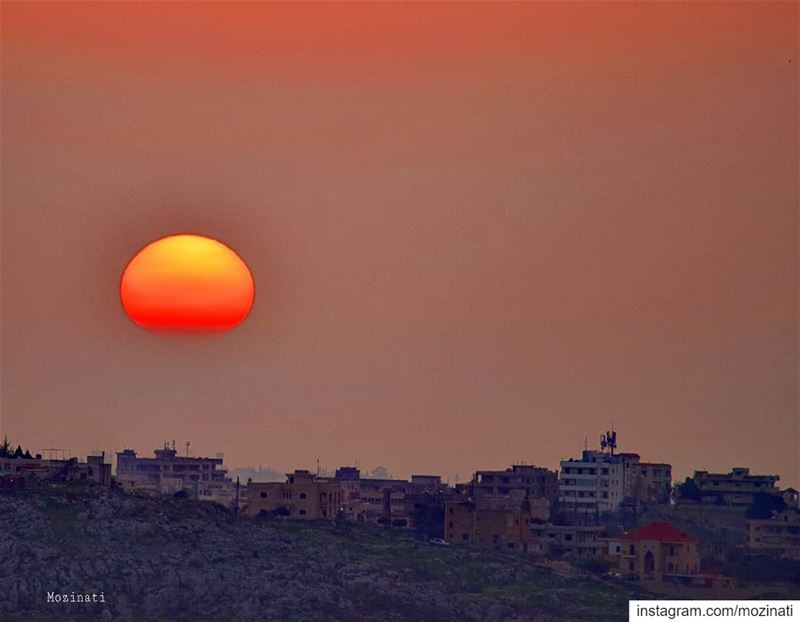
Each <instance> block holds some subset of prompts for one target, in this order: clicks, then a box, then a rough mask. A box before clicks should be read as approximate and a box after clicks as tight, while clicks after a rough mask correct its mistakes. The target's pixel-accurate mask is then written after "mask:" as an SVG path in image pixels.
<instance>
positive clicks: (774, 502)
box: [746, 492, 786, 518]
mask: <svg viewBox="0 0 800 622" xmlns="http://www.w3.org/2000/svg"><path fill="white" fill-rule="evenodd" d="M785 509H786V502H785V501H784V500H783V498H782V497H779V496H778V495H770V494H768V493H766V492H757V493H756V494H755V495H753V503H752V504H750V507H748V508H747V512H746V516H747V518H772V513H773V512H781V511H783V510H785Z"/></svg>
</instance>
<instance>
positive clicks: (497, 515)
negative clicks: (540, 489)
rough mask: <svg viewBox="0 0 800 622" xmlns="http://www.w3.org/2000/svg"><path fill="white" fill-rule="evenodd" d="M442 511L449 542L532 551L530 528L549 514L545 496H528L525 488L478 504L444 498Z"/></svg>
mask: <svg viewBox="0 0 800 622" xmlns="http://www.w3.org/2000/svg"><path fill="white" fill-rule="evenodd" d="M444 510H445V513H444V521H445V527H444V537H445V540H447V541H448V542H451V543H453V544H474V545H477V546H483V547H494V548H500V549H510V550H518V551H529V552H534V546H533V545H534V544H536V538H535V536H534V535H533V533H532V532H531V527H532V526H534V525H536V524H537V523H541V522H544V521H546V520H547V518H548V516H549V514H550V510H549V502H548V501H547V499H527V498H526V496H525V493H524V491H516V492H512V494H510V495H508V497H507V498H506V499H497V500H493V501H485V502H480V503H476V502H475V501H473V500H468V499H467V500H456V501H445V503H444Z"/></svg>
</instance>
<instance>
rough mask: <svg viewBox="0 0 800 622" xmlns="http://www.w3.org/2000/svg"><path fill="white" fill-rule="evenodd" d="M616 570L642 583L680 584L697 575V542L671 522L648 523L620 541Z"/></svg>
mask: <svg viewBox="0 0 800 622" xmlns="http://www.w3.org/2000/svg"><path fill="white" fill-rule="evenodd" d="M619 569H620V572H621V573H623V574H637V575H639V576H640V577H641V578H642V579H643V580H652V581H664V580H665V579H668V580H670V579H674V580H681V581H682V580H683V579H686V578H688V577H690V576H691V575H696V574H699V572H700V554H699V552H698V547H697V540H696V539H695V538H694V537H693V536H692V535H690V534H688V533H686V532H684V531H681V530H680V529H678V528H677V527H675V526H674V525H672V524H670V523H667V522H664V521H656V522H652V523H648V524H646V525H643V526H641V527H639V528H638V529H635V530H633V531H631V532H630V533H626V534H625V535H624V536H623V537H622V538H621V540H620V541H619Z"/></svg>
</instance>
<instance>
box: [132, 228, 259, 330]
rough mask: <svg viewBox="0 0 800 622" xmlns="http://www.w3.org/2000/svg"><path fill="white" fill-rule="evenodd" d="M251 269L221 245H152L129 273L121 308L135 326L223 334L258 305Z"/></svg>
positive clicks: (198, 239) (192, 240) (179, 240)
mask: <svg viewBox="0 0 800 622" xmlns="http://www.w3.org/2000/svg"><path fill="white" fill-rule="evenodd" d="M254 295H255V288H254V285H253V275H252V274H251V273H250V269H249V268H248V267H247V265H246V264H245V263H244V261H242V259H241V258H240V257H239V255H237V254H236V253H235V252H234V251H233V250H232V249H230V248H229V247H227V246H225V245H224V244H223V243H222V242H218V241H217V240H213V239H211V238H207V237H204V236H201V235H171V236H168V237H166V238H161V239H160V240H156V241H155V242H151V243H150V244H148V245H147V246H145V247H144V248H143V249H142V250H140V251H139V252H138V253H137V254H136V255H135V256H134V258H133V259H131V261H130V263H129V264H128V265H127V267H126V268H125V272H123V274H122V282H121V283H120V297H121V298H122V306H123V307H124V308H125V312H126V313H127V314H128V317H130V318H131V319H132V320H133V321H134V322H136V324H138V325H139V326H142V327H143V328H148V329H154V330H178V331H224V330H228V329H231V328H233V327H234V326H236V325H237V324H239V323H240V322H241V321H242V320H244V318H245V317H247V314H248V313H249V312H250V308H251V307H252V306H253V298H254Z"/></svg>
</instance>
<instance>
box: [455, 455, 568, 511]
mask: <svg viewBox="0 0 800 622" xmlns="http://www.w3.org/2000/svg"><path fill="white" fill-rule="evenodd" d="M515 490H523V491H525V493H526V494H527V496H528V498H529V499H547V500H548V501H549V502H550V503H551V504H553V503H555V502H556V501H557V500H558V473H557V472H556V471H551V470H550V469H546V468H544V467H537V466H533V465H527V464H514V465H512V466H511V467H509V468H508V469H506V470H504V471H477V472H476V473H475V478H474V480H473V482H472V494H471V495H470V496H473V497H474V498H476V499H478V500H479V501H480V500H481V499H482V498H484V497H503V496H505V495H508V494H510V493H511V491H515Z"/></svg>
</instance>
